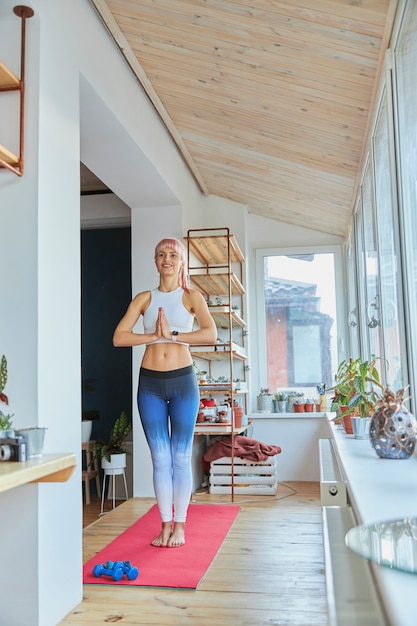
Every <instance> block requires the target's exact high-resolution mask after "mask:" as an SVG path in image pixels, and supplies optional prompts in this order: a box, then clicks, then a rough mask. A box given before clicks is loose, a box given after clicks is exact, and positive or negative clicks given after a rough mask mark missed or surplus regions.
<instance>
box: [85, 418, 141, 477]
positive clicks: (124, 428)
mask: <svg viewBox="0 0 417 626" xmlns="http://www.w3.org/2000/svg"><path fill="white" fill-rule="evenodd" d="M131 430H132V422H131V421H130V420H129V419H128V417H127V415H126V413H125V411H122V412H121V414H120V416H119V417H118V418H117V419H116V421H115V422H114V424H113V428H112V430H111V432H110V436H109V440H108V441H107V443H105V442H104V441H103V440H101V439H97V443H96V445H95V446H94V447H93V448H92V449H91V451H92V455H91V457H92V462H93V461H94V459H96V458H100V459H101V467H102V468H103V469H104V470H106V471H108V472H109V471H111V470H114V469H119V468H120V469H123V468H124V467H126V454H130V452H129V450H128V449H127V448H126V446H125V443H126V438H127V436H128V435H129V434H130V432H131Z"/></svg>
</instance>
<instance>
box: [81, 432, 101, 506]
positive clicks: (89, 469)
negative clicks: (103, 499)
mask: <svg viewBox="0 0 417 626" xmlns="http://www.w3.org/2000/svg"><path fill="white" fill-rule="evenodd" d="M95 444H96V442H95V440H94V439H91V440H90V441H86V442H85V443H83V444H81V450H82V452H85V469H83V470H82V480H83V483H84V490H85V503H86V504H90V480H93V479H95V481H96V489H97V495H100V490H101V488H100V470H99V467H98V461H97V458H94V461H93V463H91V451H92V449H93V448H94V446H95Z"/></svg>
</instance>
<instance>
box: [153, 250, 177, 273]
mask: <svg viewBox="0 0 417 626" xmlns="http://www.w3.org/2000/svg"><path fill="white" fill-rule="evenodd" d="M155 265H156V267H157V270H158V272H159V273H160V274H161V276H166V277H168V276H176V277H177V276H178V275H179V273H180V270H181V268H182V267H183V265H184V261H183V259H182V258H181V256H180V255H179V254H178V252H176V251H175V250H173V249H172V248H162V249H161V250H159V251H158V252H157V254H156V256H155Z"/></svg>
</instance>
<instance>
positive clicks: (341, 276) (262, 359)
mask: <svg viewBox="0 0 417 626" xmlns="http://www.w3.org/2000/svg"><path fill="white" fill-rule="evenodd" d="M296 254H298V255H307V254H333V258H334V276H335V297H336V323H337V340H336V345H337V356H336V359H335V362H337V363H339V362H340V361H341V360H343V359H345V358H346V354H347V353H348V352H349V350H348V345H347V334H346V328H347V322H346V273H345V269H344V259H343V247H342V245H338V244H328V245H312V246H308V247H306V246H292V247H288V248H287V247H276V248H257V249H256V250H255V259H256V261H255V263H256V319H257V330H258V343H257V350H256V357H255V358H256V359H257V363H256V364H255V363H252V367H251V372H252V373H251V387H252V391H253V392H254V393H253V394H252V397H255V398H256V395H257V393H258V392H259V389H261V387H264V386H265V381H267V380H268V371H267V369H268V368H267V345H266V311H265V292H264V264H265V257H268V256H286V255H296Z"/></svg>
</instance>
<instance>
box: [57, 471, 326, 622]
mask: <svg viewBox="0 0 417 626" xmlns="http://www.w3.org/2000/svg"><path fill="white" fill-rule="evenodd" d="M319 495H320V494H319V484H318V483H306V482H302V483H301V482H298V483H296V482H293V483H287V484H286V485H283V484H280V485H279V488H278V493H277V495H276V496H275V497H271V496H236V498H235V504H239V505H240V506H241V511H240V513H239V515H238V518H237V520H236V522H235V524H234V525H233V527H232V529H231V531H230V532H229V534H228V536H227V537H226V540H225V541H224V543H223V545H222V547H221V549H220V551H219V553H218V554H217V556H216V558H215V560H214V562H213V563H212V565H211V567H210V568H209V570H208V572H207V573H206V575H205V577H204V578H203V580H202V582H201V583H200V586H199V587H198V589H197V590H196V591H190V590H176V589H162V588H141V587H113V588H112V587H111V586H110V585H109V586H107V585H106V586H102V585H97V586H95V585H87V586H85V587H84V601H83V602H82V603H81V604H80V605H79V606H77V607H76V608H75V609H74V610H73V611H72V612H71V613H70V614H69V615H68V616H67V617H66V619H65V620H64V621H63V622H61V624H78V625H79V624H85V625H93V624H103V623H117V624H123V625H124V626H125V625H129V624H144V625H146V626H153V625H155V626H174V625H175V626H182V625H184V626H218V625H219V624H221V625H222V626H273V625H280V626H282V625H286V624H291V625H293V626H312V625H320V626H327V624H328V621H327V611H326V593H325V578H324V555H323V541H322V521H321V507H320V497H319ZM193 501H194V502H213V503H216V504H217V503H226V504H229V503H230V497H229V496H215V495H209V494H194V495H193ZM153 504H154V500H153V499H151V498H148V499H142V498H132V499H130V500H128V501H127V502H123V503H121V504H120V505H119V506H118V507H116V509H114V510H113V511H111V512H110V513H108V514H107V515H104V516H103V517H101V518H100V519H98V521H95V522H93V523H92V524H91V525H90V526H86V527H85V528H84V531H83V533H84V561H86V560H88V559H89V558H91V557H92V556H93V555H94V554H96V553H97V552H98V551H99V550H100V549H101V548H103V547H104V546H105V545H107V544H108V543H109V542H110V541H111V540H112V539H114V538H115V537H117V536H118V535H119V534H120V533H121V532H122V531H123V530H125V529H126V528H127V527H129V526H130V525H131V524H133V523H134V522H135V521H136V520H137V519H138V517H140V516H141V515H143V514H144V513H146V511H148V510H149V509H150V507H151V506H152V505H153ZM90 510H91V511H92V510H93V508H91V509H90ZM98 512H99V507H98V509H97V513H98ZM92 516H93V518H94V517H95V514H94V513H93V514H92ZM88 519H89V518H88ZM85 521H87V514H86V515H85ZM155 531H156V532H155V534H157V531H158V529H155ZM207 532H208V533H209V532H210V529H209V528H208V529H207ZM156 549H157V548H156ZM161 549H165V548H161ZM166 549H168V548H166ZM178 549H180V548H178Z"/></svg>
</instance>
